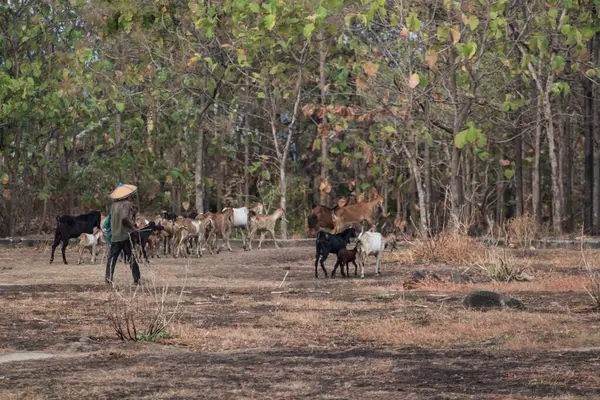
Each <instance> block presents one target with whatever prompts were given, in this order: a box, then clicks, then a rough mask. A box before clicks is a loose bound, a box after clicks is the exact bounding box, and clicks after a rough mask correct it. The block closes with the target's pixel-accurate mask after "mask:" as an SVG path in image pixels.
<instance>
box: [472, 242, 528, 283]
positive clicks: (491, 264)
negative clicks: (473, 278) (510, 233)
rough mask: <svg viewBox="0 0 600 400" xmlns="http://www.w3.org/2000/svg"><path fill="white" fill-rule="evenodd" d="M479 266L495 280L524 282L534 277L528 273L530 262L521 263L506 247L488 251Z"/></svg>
mask: <svg viewBox="0 0 600 400" xmlns="http://www.w3.org/2000/svg"><path fill="white" fill-rule="evenodd" d="M477 266H478V267H479V268H480V269H481V271H482V272H483V273H484V275H485V277H486V278H487V279H489V280H491V281H495V282H524V281H531V280H532V279H533V277H532V276H531V275H529V274H528V273H527V271H530V266H529V264H527V265H524V266H523V265H520V264H519V260H518V259H517V258H516V257H514V256H513V255H512V254H510V253H509V252H508V251H506V249H503V250H498V249H491V250H489V251H487V252H486V255H485V257H484V258H482V259H481V261H480V262H479V263H477Z"/></svg>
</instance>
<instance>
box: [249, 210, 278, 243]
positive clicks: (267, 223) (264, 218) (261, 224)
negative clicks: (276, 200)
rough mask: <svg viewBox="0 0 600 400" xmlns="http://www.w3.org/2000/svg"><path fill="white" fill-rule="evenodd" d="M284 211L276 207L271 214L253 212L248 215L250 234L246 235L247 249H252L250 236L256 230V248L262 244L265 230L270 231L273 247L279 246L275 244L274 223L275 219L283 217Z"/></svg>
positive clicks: (275, 222)
mask: <svg viewBox="0 0 600 400" xmlns="http://www.w3.org/2000/svg"><path fill="white" fill-rule="evenodd" d="M283 214H284V211H283V209H282V208H278V209H277V210H275V212H274V213H273V214H270V215H267V214H253V215H250V234H249V235H248V241H247V243H248V245H247V249H248V250H252V237H253V236H254V234H255V233H256V232H260V241H259V242H258V248H259V249H260V247H261V246H262V242H263V240H264V239H265V234H266V233H267V232H270V233H271V237H272V238H273V243H275V247H276V248H279V245H278V244H277V240H275V225H276V224H277V220H278V219H279V218H281V217H283Z"/></svg>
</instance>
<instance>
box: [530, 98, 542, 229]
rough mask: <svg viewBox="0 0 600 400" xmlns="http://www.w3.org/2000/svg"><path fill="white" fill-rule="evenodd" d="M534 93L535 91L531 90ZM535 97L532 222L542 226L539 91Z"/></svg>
mask: <svg viewBox="0 0 600 400" xmlns="http://www.w3.org/2000/svg"><path fill="white" fill-rule="evenodd" d="M533 91H534V92H535V89H533ZM536 95H537V105H536V108H535V145H534V147H535V149H534V151H535V160H534V162H533V176H532V181H533V184H532V187H533V188H532V204H533V220H534V221H535V224H536V225H538V226H540V225H541V224H542V182H541V175H540V172H541V171H540V157H541V154H542V112H543V111H542V95H541V93H539V91H538V92H537V93H536Z"/></svg>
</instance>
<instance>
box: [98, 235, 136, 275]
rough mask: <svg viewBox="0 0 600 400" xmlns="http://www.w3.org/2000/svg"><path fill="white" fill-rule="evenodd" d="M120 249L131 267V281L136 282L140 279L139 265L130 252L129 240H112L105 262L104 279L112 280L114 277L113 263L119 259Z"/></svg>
mask: <svg viewBox="0 0 600 400" xmlns="http://www.w3.org/2000/svg"><path fill="white" fill-rule="evenodd" d="M121 251H122V252H123V253H125V260H129V266H130V267H131V274H132V275H133V283H138V281H139V280H140V266H139V265H138V263H137V260H136V259H135V257H133V255H132V254H131V243H130V242H129V240H124V241H122V242H113V243H112V244H111V245H110V252H109V255H108V262H107V263H106V281H110V282H112V281H113V280H114V277H115V265H116V264H117V260H118V259H119V254H121Z"/></svg>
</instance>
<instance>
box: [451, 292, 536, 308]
mask: <svg viewBox="0 0 600 400" xmlns="http://www.w3.org/2000/svg"><path fill="white" fill-rule="evenodd" d="M463 306H464V307H465V308H475V309H484V308H504V307H509V308H524V305H523V303H522V302H521V300H519V299H515V298H513V297H510V296H506V295H502V294H499V293H496V292H490V291H487V290H475V291H473V292H471V293H469V294H468V295H467V296H466V297H465V299H464V300H463Z"/></svg>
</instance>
